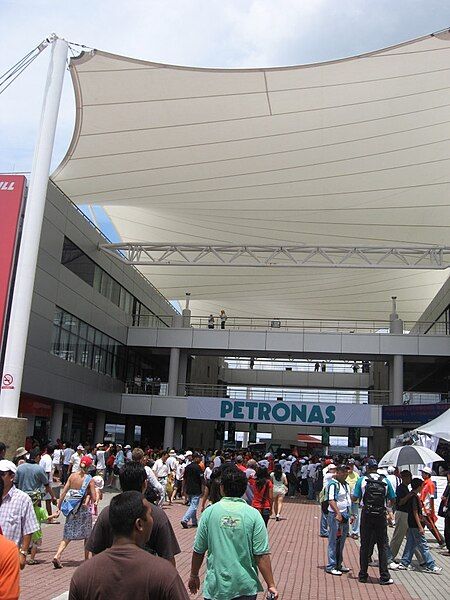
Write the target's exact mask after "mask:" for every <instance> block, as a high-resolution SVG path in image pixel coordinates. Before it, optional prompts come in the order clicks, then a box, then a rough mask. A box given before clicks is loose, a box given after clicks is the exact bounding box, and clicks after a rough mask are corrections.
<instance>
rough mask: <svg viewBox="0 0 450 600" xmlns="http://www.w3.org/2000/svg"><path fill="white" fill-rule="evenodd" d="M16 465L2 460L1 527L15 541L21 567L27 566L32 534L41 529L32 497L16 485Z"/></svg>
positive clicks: (0, 466)
mask: <svg viewBox="0 0 450 600" xmlns="http://www.w3.org/2000/svg"><path fill="white" fill-rule="evenodd" d="M16 472H17V468H16V465H15V464H14V463H13V462H11V461H10V460H0V479H1V480H2V484H3V494H2V499H1V500H2V501H1V505H0V527H1V529H2V531H3V535H4V536H5V537H6V538H8V539H9V540H11V541H12V542H14V543H15V544H16V545H17V546H18V548H19V553H20V557H19V558H20V568H21V569H23V568H24V567H25V563H26V559H27V554H28V548H29V547H30V544H31V536H32V534H33V533H34V532H35V531H38V530H39V524H38V522H37V519H36V516H35V514H34V509H33V503H32V502H31V498H30V497H29V496H28V494H26V493H25V492H22V491H21V490H18V489H17V488H16V486H15V485H14V477H15V476H16Z"/></svg>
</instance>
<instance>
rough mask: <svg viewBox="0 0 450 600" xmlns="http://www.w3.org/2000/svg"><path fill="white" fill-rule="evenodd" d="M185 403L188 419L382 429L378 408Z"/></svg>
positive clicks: (193, 399)
mask: <svg viewBox="0 0 450 600" xmlns="http://www.w3.org/2000/svg"><path fill="white" fill-rule="evenodd" d="M186 401H187V402H186V412H187V414H186V416H187V418H188V419H200V420H207V421H236V422H239V421H240V422H242V423H274V424H278V425H315V426H317V425H319V426H323V427H327V426H330V425H332V426H333V427H379V426H381V410H380V408H381V407H379V406H377V405H369V404H350V403H339V404H328V403H326V402H320V403H313V402H291V401H287V402H283V401H281V400H274V401H265V402H258V401H253V400H235V399H233V400H232V399H230V398H226V399H222V398H208V399H207V400H206V399H205V398H204V397H198V396H190V397H189V398H187V399H186Z"/></svg>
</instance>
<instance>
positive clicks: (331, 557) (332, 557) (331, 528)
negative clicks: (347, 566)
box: [326, 512, 349, 573]
mask: <svg viewBox="0 0 450 600" xmlns="http://www.w3.org/2000/svg"><path fill="white" fill-rule="evenodd" d="M343 516H347V518H348V516H349V515H348V513H347V514H345V513H344V515H343ZM338 528H339V521H337V520H336V514H335V513H334V512H329V513H328V564H327V567H326V571H327V572H328V573H329V572H330V571H331V570H332V569H337V568H338V567H341V566H342V562H343V560H342V557H343V556H344V545H345V540H346V539H347V536H348V520H347V522H346V523H342V524H341V529H342V536H341V551H340V558H341V563H340V564H339V565H338V564H337V557H336V542H337V533H338Z"/></svg>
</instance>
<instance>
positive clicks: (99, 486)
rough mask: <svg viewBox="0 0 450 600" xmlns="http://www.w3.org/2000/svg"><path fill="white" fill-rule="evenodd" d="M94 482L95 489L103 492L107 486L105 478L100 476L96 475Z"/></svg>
mask: <svg viewBox="0 0 450 600" xmlns="http://www.w3.org/2000/svg"><path fill="white" fill-rule="evenodd" d="M92 481H93V482H94V485H95V487H96V488H97V489H98V490H102V489H103V488H104V486H105V482H104V481H103V477H101V476H100V475H96V476H95V477H93V478H92Z"/></svg>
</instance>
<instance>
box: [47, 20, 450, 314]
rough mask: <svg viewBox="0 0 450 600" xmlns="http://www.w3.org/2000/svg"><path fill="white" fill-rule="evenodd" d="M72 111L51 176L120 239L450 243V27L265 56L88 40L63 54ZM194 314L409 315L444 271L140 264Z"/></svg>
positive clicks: (441, 279)
mask: <svg viewBox="0 0 450 600" xmlns="http://www.w3.org/2000/svg"><path fill="white" fill-rule="evenodd" d="M70 69H71V73H72V78H73V82H74V86H75V95H76V107H77V119H76V127H75V132H74V136H73V140H72V143H71V145H70V148H69V150H68V152H67V155H66V157H65V158H64V160H63V161H62V163H61V165H60V166H59V167H58V168H57V170H56V171H55V173H54V174H53V176H52V179H53V180H54V181H55V182H56V184H57V185H58V186H59V187H60V188H61V189H62V190H63V191H64V192H65V193H66V194H67V195H68V196H69V197H70V198H71V199H72V200H73V201H74V202H75V203H77V204H98V205H101V206H102V207H103V208H104V209H105V211H106V212H107V214H108V215H109V217H110V218H111V220H112V222H113V224H114V226H115V227H116V229H117V231H118V233H119V235H120V238H121V239H122V240H123V241H133V242H172V243H176V242H177V243H191V244H192V243H194V244H204V243H209V244H213V243H227V244H275V245H283V244H305V245H308V246H309V245H317V246H329V245H347V246H348V245H354V246H367V245H374V246H405V245H406V246H409V245H412V246H416V247H417V246H422V245H423V246H433V245H448V243H449V227H448V226H449V223H450V202H449V191H450V175H449V166H450V100H449V91H450V34H449V33H447V32H444V33H439V34H434V35H430V36H427V37H424V38H420V39H417V40H414V41H411V42H407V43H404V44H400V45H398V46H394V47H391V48H387V49H384V50H380V51H377V52H372V53H369V54H365V55H361V56H357V57H353V58H348V59H344V60H337V61H332V62H327V63H321V64H313V65H304V66H296V67H286V68H268V69H238V70H223V69H200V68H188V67H177V66H172V65H165V64H156V63H151V62H145V61H141V60H135V59H130V58H125V57H122V56H116V55H113V54H108V53H105V52H101V51H97V50H93V51H91V52H86V53H83V54H82V55H81V56H80V57H79V58H75V59H72V60H71V65H70ZM140 268H141V269H142V271H143V272H144V273H145V274H146V275H147V276H148V277H149V278H150V280H151V281H152V282H153V283H154V284H155V285H156V286H157V287H158V288H159V289H160V290H161V291H162V292H163V293H164V294H165V295H166V296H167V297H169V298H171V299H176V298H178V299H181V298H183V297H184V294H185V292H186V291H190V292H191V298H192V301H191V307H192V309H193V311H194V314H209V313H210V312H214V314H217V312H218V310H219V309H220V308H225V310H226V311H227V313H228V315H231V316H233V315H241V316H249V315H251V316H264V317H275V316H279V317H296V318H314V319H318V318H334V319H338V318H353V319H356V318H358V319H384V318H386V317H387V315H388V314H389V312H390V297H391V296H392V295H396V296H398V299H399V311H400V314H401V316H402V317H403V318H405V319H407V320H414V319H416V318H417V317H418V316H419V315H420V314H421V313H422V312H423V310H424V309H425V308H426V306H427V305H428V304H429V302H430V300H431V299H432V298H433V297H434V295H435V294H436V292H437V291H438V290H439V288H440V287H441V286H442V284H443V282H444V281H445V278H446V276H447V273H446V271H445V270H430V269H421V270H414V271H413V270H408V269H401V270H393V269H370V268H368V269H333V268H330V269H328V268H313V267H312V268H284V269H276V268H270V267H268V268H262V269H256V268H247V267H245V268H234V267H216V268H214V267H168V266H158V267H140Z"/></svg>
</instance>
